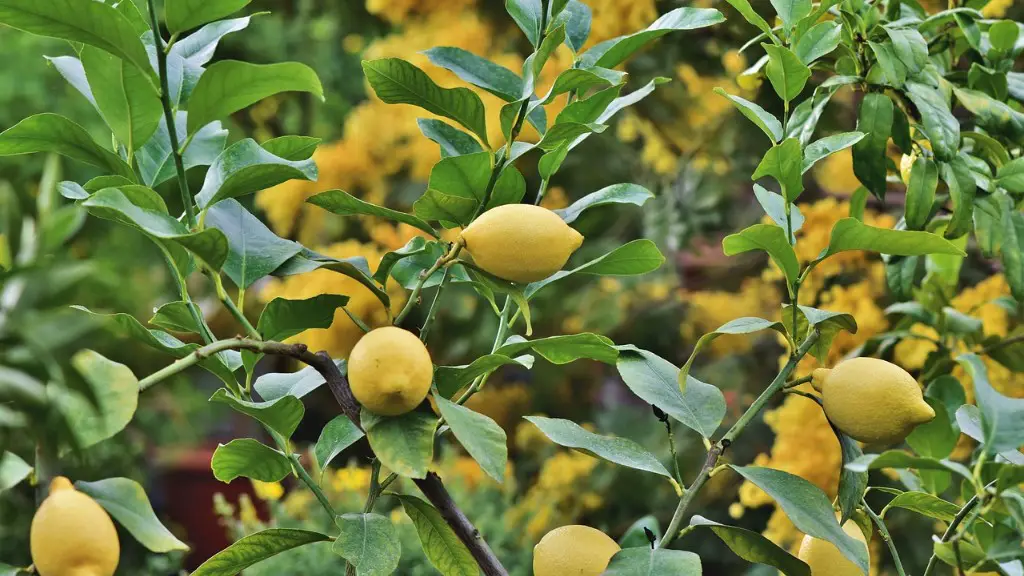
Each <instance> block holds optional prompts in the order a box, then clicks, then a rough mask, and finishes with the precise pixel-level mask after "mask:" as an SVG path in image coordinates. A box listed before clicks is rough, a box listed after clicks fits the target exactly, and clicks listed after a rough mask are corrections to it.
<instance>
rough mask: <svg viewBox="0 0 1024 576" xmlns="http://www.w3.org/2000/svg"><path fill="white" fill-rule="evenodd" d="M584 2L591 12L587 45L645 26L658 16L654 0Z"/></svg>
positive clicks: (591, 0) (596, 0)
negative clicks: (591, 17)
mask: <svg viewBox="0 0 1024 576" xmlns="http://www.w3.org/2000/svg"><path fill="white" fill-rule="evenodd" d="M584 4H587V5H588V6H590V10H591V12H592V13H593V21H592V22H591V25H590V38H589V39H588V41H587V44H586V46H587V47H589V46H592V45H594V44H597V43H599V42H604V41H605V40H608V39H610V38H615V37H616V36H622V35H623V34H631V33H633V32H636V31H637V30H641V29H643V28H646V27H647V25H648V24H650V23H651V22H653V21H654V20H655V19H656V18H657V17H658V8H657V6H655V2H654V0H630V1H629V2H623V1H622V0H584ZM585 48H586V47H585Z"/></svg>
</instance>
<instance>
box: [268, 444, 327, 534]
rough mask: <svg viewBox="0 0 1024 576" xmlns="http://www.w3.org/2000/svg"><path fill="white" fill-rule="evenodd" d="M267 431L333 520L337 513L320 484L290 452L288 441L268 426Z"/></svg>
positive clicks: (296, 456) (293, 469) (294, 470)
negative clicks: (287, 455)
mask: <svg viewBox="0 0 1024 576" xmlns="http://www.w3.org/2000/svg"><path fill="white" fill-rule="evenodd" d="M267 431H268V432H270V435H271V437H273V438H274V443H275V444H277V447H278V449H279V450H281V451H282V452H284V453H285V454H290V456H289V457H288V461H289V462H290V463H291V465H292V471H293V472H295V474H297V475H298V477H299V479H300V480H302V483H303V484H305V485H306V487H307V488H309V490H310V491H311V492H312V493H313V495H314V496H316V499H317V500H318V501H319V502H320V505H321V506H323V508H324V510H326V511H327V513H328V514H330V515H331V519H332V520H333V519H334V517H335V516H337V515H338V513H337V512H335V511H334V507H333V506H331V501H330V500H328V499H327V495H326V494H324V491H323V489H322V488H320V485H319V484H317V483H316V480H314V479H313V477H312V476H310V475H309V472H308V471H307V470H306V467H305V466H303V465H302V461H300V460H299V457H298V455H296V454H291V449H290V448H289V447H288V441H287V440H286V439H285V438H283V437H282V436H281V435H280V434H278V433H277V432H274V431H273V430H270V429H269V428H267Z"/></svg>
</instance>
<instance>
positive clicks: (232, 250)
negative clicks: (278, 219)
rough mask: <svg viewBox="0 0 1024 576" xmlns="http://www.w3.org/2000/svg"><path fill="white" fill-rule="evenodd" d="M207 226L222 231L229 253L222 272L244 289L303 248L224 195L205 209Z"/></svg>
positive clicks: (270, 272)
mask: <svg viewBox="0 0 1024 576" xmlns="http://www.w3.org/2000/svg"><path fill="white" fill-rule="evenodd" d="M205 223H206V226H207V227H209V228H216V229H217V230H220V231H221V232H223V233H224V236H225V238H227V241H228V255H227V260H225V262H224V272H225V273H226V274H227V275H228V278H231V281H232V282H234V283H235V285H236V286H238V287H239V288H242V289H245V288H248V287H249V286H252V284H253V283H254V282H256V281H257V280H260V279H261V278H265V277H266V276H268V275H270V274H272V273H273V272H274V271H275V270H277V269H278V268H280V267H281V265H282V264H284V263H285V262H287V261H288V260H289V259H290V258H292V257H294V256H295V255H297V254H298V253H299V252H300V251H302V245H301V244H299V243H298V242H294V241H292V240H285V239H284V238H281V237H279V236H278V235H277V234H274V233H273V232H272V231H271V230H270V228H267V226H266V224H264V223H263V222H262V221H261V220H260V219H259V218H257V217H256V216H255V215H253V214H252V213H251V212H249V211H248V210H246V209H245V207H244V206H242V204H241V203H240V202H238V201H237V200H234V199H227V200H223V201H221V202H218V203H217V204H215V205H214V206H211V207H210V208H208V209H207V211H206V220H205Z"/></svg>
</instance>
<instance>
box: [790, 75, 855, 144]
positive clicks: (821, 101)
mask: <svg viewBox="0 0 1024 576" xmlns="http://www.w3.org/2000/svg"><path fill="white" fill-rule="evenodd" d="M833 78H838V79H846V80H850V81H851V82H857V81H860V78H857V77H843V76H836V77H833ZM826 83H827V81H826ZM826 83H823V84H821V85H820V86H818V87H817V88H815V89H814V94H813V95H812V96H811V97H810V98H805V99H804V101H803V102H800V103H799V104H797V105H796V107H795V108H793V111H792V113H791V114H790V115H789V121H788V122H787V123H786V131H785V136H786V137H787V138H796V139H797V140H799V141H800V144H802V145H803V146H807V145H808V144H809V143H810V141H811V137H812V136H814V131H815V129H816V128H817V126H818V121H819V120H820V119H821V116H822V115H823V114H824V113H825V108H826V107H827V106H828V103H829V102H830V101H831V100H832V96H833V95H834V94H835V93H836V91H837V90H839V88H840V87H841V86H842V85H841V84H830V85H826ZM779 139H780V140H781V137H780V138H779Z"/></svg>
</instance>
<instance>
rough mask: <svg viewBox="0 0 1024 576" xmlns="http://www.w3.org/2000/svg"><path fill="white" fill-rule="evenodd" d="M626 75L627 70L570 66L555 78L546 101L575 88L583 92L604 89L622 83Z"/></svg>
mask: <svg viewBox="0 0 1024 576" xmlns="http://www.w3.org/2000/svg"><path fill="white" fill-rule="evenodd" d="M626 77H627V75H626V73H625V72H619V71H617V70H609V69H607V68H588V69H583V68H570V69H568V70H565V71H563V72H562V73H560V74H559V75H558V76H557V77H556V78H555V83H554V84H552V86H551V90H550V91H549V92H548V95H547V97H546V98H544V102H545V103H548V102H550V101H552V100H554V98H555V97H556V96H559V95H561V94H565V93H566V92H570V91H573V90H575V91H577V92H580V93H583V92H586V91H588V90H590V89H592V88H596V89H604V88H608V87H610V86H614V85H616V84H622V83H623V82H625V81H626Z"/></svg>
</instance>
